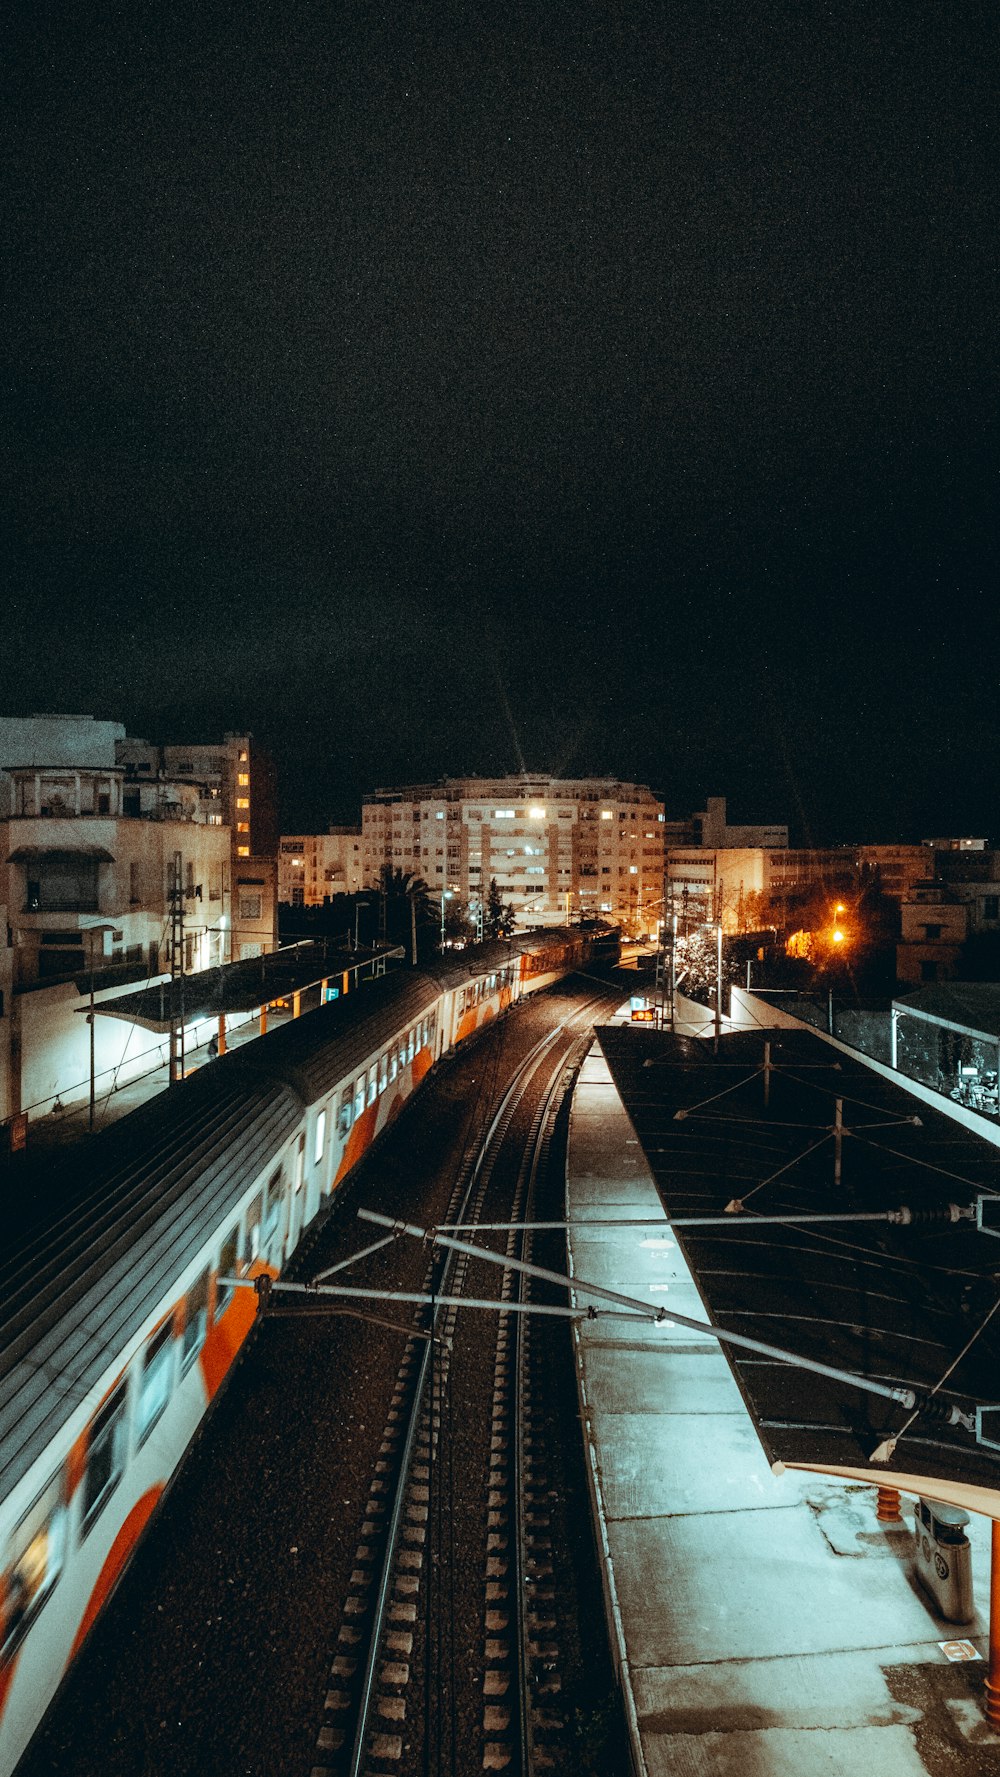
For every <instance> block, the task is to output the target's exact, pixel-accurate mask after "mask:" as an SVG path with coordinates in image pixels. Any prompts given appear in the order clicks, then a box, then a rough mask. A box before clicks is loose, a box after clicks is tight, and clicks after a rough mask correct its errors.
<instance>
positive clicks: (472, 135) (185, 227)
mask: <svg viewBox="0 0 1000 1777" xmlns="http://www.w3.org/2000/svg"><path fill="white" fill-rule="evenodd" d="M7 18H8V30H7V38H8V41H7V46H6V57H5V60H6V72H5V76H4V79H5V85H6V91H5V93H4V109H5V111H6V114H7V125H6V138H7V139H6V144H5V149H6V151H5V156H4V161H5V179H4V186H5V190H4V196H3V199H2V200H0V201H2V203H3V206H4V208H5V216H4V237H5V243H6V254H5V257H6V265H7V271H6V276H7V291H6V295H5V309H6V316H7V323H8V325H7V338H8V346H9V356H8V357H7V358H6V360H5V372H4V382H5V396H6V399H5V402H4V407H5V431H6V448H5V459H4V460H5V481H6V499H5V502H4V505H5V518H4V525H5V534H4V539H3V563H4V566H3V573H4V578H5V596H4V601H3V607H4V612H5V615H4V620H3V623H2V625H0V708H2V709H3V710H5V711H8V712H19V711H28V710H31V709H67V710H81V711H87V712H91V713H93V714H96V715H101V716H106V717H111V718H117V719H120V720H124V721H125V722H127V724H128V726H129V729H130V731H131V732H134V733H139V734H142V735H145V736H146V737H147V738H150V739H169V738H175V739H178V740H180V739H200V738H204V739H210V738H213V737H214V736H216V735H218V734H221V732H222V730H223V729H225V728H242V727H249V728H251V729H252V730H253V731H254V733H255V734H256V735H257V736H258V738H259V739H260V740H261V741H262V742H263V743H264V744H265V745H267V746H269V747H270V749H271V750H272V751H273V753H274V755H275V757H276V760H277V763H278V767H279V773H280V783H281V790H282V823H283V826H284V828H285V830H286V831H289V830H295V829H296V828H298V827H300V826H312V827H315V828H322V827H323V826H325V824H326V823H327V822H328V821H330V820H335V819H345V818H351V817H352V816H353V815H356V813H357V805H358V800H359V797H360V795H361V793H362V792H363V791H365V790H367V789H370V788H373V787H374V786H375V785H376V784H385V783H393V782H397V781H412V780H414V779H420V778H423V777H426V776H432V777H434V776H438V775H440V774H442V773H451V774H461V773H464V772H467V771H479V772H498V771H499V772H503V771H511V770H517V769H519V768H523V767H527V768H529V769H539V770H555V771H557V772H564V773H571V774H577V773H585V772H586V773H590V772H600V773H608V772H610V773H614V774H616V775H617V774H620V775H623V776H628V777H630V776H637V777H639V778H641V779H643V780H645V781H649V782H651V783H652V784H653V786H654V788H655V789H656V790H657V791H658V792H659V793H660V794H662V795H663V796H664V798H665V799H666V802H667V807H668V815H669V816H671V817H676V816H680V815H683V814H685V813H687V812H689V811H690V810H691V809H693V808H699V807H702V806H703V799H704V797H705V796H706V795H708V794H723V795H727V796H728V797H729V803H730V817H731V818H732V819H735V820H741V819H742V820H753V819H762V818H769V819H776V820H782V819H784V820H788V821H789V822H790V823H791V825H792V828H793V836H794V837H796V838H797V839H798V840H799V841H800V842H803V843H808V842H815V843H821V842H823V841H835V840H839V839H851V838H855V839H859V840H875V839H880V838H881V839H892V838H903V839H908V838H918V839H919V838H921V837H924V836H926V835H929V834H931V833H935V834H939V833H955V832H960V833H966V832H972V833H985V834H988V835H990V836H992V837H995V838H996V839H997V841H998V842H1000V810H998V806H997V781H998V780H997V759H998V753H1000V720H998V714H997V711H998V702H997V689H998V687H997V660H998V651H1000V599H998V596H997V510H998V478H997V465H998V443H1000V426H998V410H997V383H998V376H997V369H998V348H997V339H998V326H997V323H998V315H997V303H996V280H997V264H998V254H997V242H998V239H1000V232H998V193H1000V154H998V126H997V82H998V76H1000V56H998V48H1000V12H998V9H997V7H996V4H995V0H990V3H989V4H977V3H976V0H963V3H962V4H959V5H950V4H947V3H946V0H907V3H905V4H887V3H886V0H863V3H859V4H837V3H836V0H834V3H832V4H819V3H816V4H810V3H809V0H784V3H782V0H775V3H774V4H768V5H764V4H759V3H756V0H751V3H750V4H744V5H737V4H734V3H733V0H725V3H722V0H719V3H714V0H698V3H696V0H674V3H673V4H670V5H663V6H652V5H648V4H643V3H642V0H635V3H634V4H631V5H616V4H608V5H604V6H601V5H584V4H573V5H566V4H561V3H560V0H538V3H537V4H533V5H519V4H517V3H516V0H513V3H512V0H505V4H503V5H501V6H498V5H497V4H496V0H491V4H489V5H484V4H475V3H473V4H464V5H457V4H456V5H448V4H443V3H441V0H436V3H435V4H431V5H427V4H421V3H420V0H407V3H406V4H399V5H390V6H376V5H362V4H354V5H337V4H333V3H328V4H322V5H320V4H313V5H308V4H303V5H300V4H296V3H295V0H281V3H276V4H274V5H273V6H255V5H253V4H240V5H238V6H234V7H230V8H227V9H226V10H225V13H223V11H222V9H221V8H219V9H217V8H215V7H214V6H213V5H212V4H211V0H205V3H198V4H192V5H186V6H182V5H171V4H169V0H168V3H167V4H165V5H163V6H162V7H158V6H151V5H147V6H139V7H134V8H133V7H126V8H122V9H118V8H117V7H114V8H109V7H91V6H81V5H78V4H75V5H73V6H72V7H71V6H60V5H58V4H56V5H40V4H38V0H32V4H30V5H29V4H26V3H24V4H17V5H15V6H14V7H13V8H12V9H10V10H9V11H8V15H7Z"/></svg>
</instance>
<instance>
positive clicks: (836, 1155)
mask: <svg viewBox="0 0 1000 1777" xmlns="http://www.w3.org/2000/svg"><path fill="white" fill-rule="evenodd" d="M843 1153H844V1101H843V1099H842V1098H838V1099H837V1101H836V1103H835V1105H834V1110H833V1182H834V1184H835V1185H839V1184H840V1176H841V1173H842V1171H843Z"/></svg>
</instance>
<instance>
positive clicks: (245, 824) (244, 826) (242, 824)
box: [219, 815, 302, 864]
mask: <svg viewBox="0 0 1000 1777" xmlns="http://www.w3.org/2000/svg"><path fill="white" fill-rule="evenodd" d="M219 825H220V827H221V825H222V816H221V815H220V816H219ZM236 831H237V833H249V831H250V822H249V821H237V823H236ZM294 862H295V863H296V864H299V863H301V862H302V860H301V858H296V859H295V860H294Z"/></svg>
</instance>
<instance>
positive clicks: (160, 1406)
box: [135, 1318, 174, 1445]
mask: <svg viewBox="0 0 1000 1777" xmlns="http://www.w3.org/2000/svg"><path fill="white" fill-rule="evenodd" d="M173 1379H174V1323H173V1319H172V1318H171V1319H170V1320H167V1321H165V1322H164V1324H163V1326H162V1327H161V1328H160V1330H159V1332H158V1333H154V1334H153V1337H152V1338H151V1339H150V1341H149V1344H148V1345H147V1346H146V1350H145V1353H144V1355H143V1360H142V1375H141V1377H140V1378H139V1404H138V1406H137V1408H136V1414H135V1441H136V1444H137V1445H138V1444H144V1443H145V1442H146V1439H147V1438H148V1437H149V1434H150V1432H151V1431H152V1429H153V1427H154V1425H155V1424H156V1421H157V1420H158V1419H159V1417H160V1414H161V1413H162V1412H163V1410H164V1408H165V1407H166V1404H167V1402H168V1401H169V1399H170V1389H171V1386H172V1383H173Z"/></svg>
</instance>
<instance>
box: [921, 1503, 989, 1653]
mask: <svg viewBox="0 0 1000 1777" xmlns="http://www.w3.org/2000/svg"><path fill="white" fill-rule="evenodd" d="M968 1522H969V1514H968V1512H963V1511H960V1510H959V1508H958V1507H957V1506H944V1505H938V1504H936V1503H935V1502H933V1501H931V1500H927V1499H918V1500H917V1503H916V1506H915V1507H914V1513H913V1528H914V1532H915V1534H916V1542H917V1547H916V1554H915V1557H914V1561H915V1567H916V1575H917V1578H918V1580H919V1581H920V1584H921V1585H922V1586H923V1588H924V1591H925V1592H927V1594H928V1595H929V1597H930V1598H931V1599H932V1600H933V1603H934V1608H935V1610H936V1611H937V1613H938V1615H939V1616H941V1617H943V1618H944V1620H945V1622H946V1623H971V1621H972V1619H973V1616H974V1615H975V1608H974V1605H973V1602H972V1545H971V1543H970V1542H969V1539H968V1537H967V1536H966V1534H965V1526H966V1525H967V1524H968Z"/></svg>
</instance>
